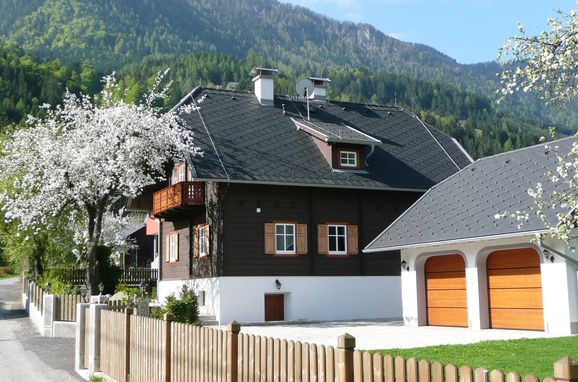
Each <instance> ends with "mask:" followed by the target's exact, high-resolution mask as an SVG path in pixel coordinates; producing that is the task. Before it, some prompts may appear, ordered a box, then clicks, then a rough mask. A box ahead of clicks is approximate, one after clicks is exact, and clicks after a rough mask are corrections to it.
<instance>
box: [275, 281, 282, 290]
mask: <svg viewBox="0 0 578 382" xmlns="http://www.w3.org/2000/svg"><path fill="white" fill-rule="evenodd" d="M275 286H276V287H277V290H279V289H281V281H279V279H275Z"/></svg>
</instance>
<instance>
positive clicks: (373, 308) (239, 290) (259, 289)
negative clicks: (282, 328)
mask: <svg viewBox="0 0 578 382" xmlns="http://www.w3.org/2000/svg"><path fill="white" fill-rule="evenodd" d="M275 280H279V282H280V283H281V288H280V289H277V287H276V284H275ZM183 282H184V281H161V282H160V283H159V298H160V299H164V298H166V296H167V295H168V294H170V293H172V292H171V291H173V292H174V291H176V290H177V289H178V288H179V285H181V284H182V283H183ZM187 282H191V283H193V285H194V287H195V288H196V290H204V291H205V296H206V306H205V307H204V308H201V314H209V315H214V316H215V317H216V319H217V320H218V321H219V323H221V324H226V323H228V322H230V321H232V320H236V321H238V322H262V321H264V318H265V317H264V316H265V306H264V305H265V294H269V293H280V294H283V295H284V296H285V297H284V303H285V307H284V310H285V320H287V321H295V320H348V319H379V318H400V317H401V312H402V310H401V280H400V277H398V276H351V277H346V276H315V277H313V276H302V277H301V276H263V277H220V278H212V279H197V280H191V281H187Z"/></svg>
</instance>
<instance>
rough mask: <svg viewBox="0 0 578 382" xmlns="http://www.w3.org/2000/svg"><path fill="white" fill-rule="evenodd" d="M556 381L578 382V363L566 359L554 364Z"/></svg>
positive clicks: (571, 359)
mask: <svg viewBox="0 0 578 382" xmlns="http://www.w3.org/2000/svg"><path fill="white" fill-rule="evenodd" d="M554 379H555V380H556V381H559V382H578V362H577V361H576V360H575V359H573V358H570V357H564V358H562V359H561V360H559V361H558V362H556V363H555V364H554Z"/></svg>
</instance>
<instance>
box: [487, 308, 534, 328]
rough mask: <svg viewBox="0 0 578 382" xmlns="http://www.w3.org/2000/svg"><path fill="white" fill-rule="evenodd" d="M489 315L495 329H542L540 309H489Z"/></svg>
mask: <svg viewBox="0 0 578 382" xmlns="http://www.w3.org/2000/svg"><path fill="white" fill-rule="evenodd" d="M490 317H491V318H490V324H491V326H492V328H496V329H528V330H544V314H543V312H542V309H491V310H490Z"/></svg>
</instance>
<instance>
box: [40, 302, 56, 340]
mask: <svg viewBox="0 0 578 382" xmlns="http://www.w3.org/2000/svg"><path fill="white" fill-rule="evenodd" d="M42 298H43V301H42V336H43V337H52V336H53V331H52V326H53V324H54V321H55V320H56V296H55V295H53V294H44V296H43V297H42Z"/></svg>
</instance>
